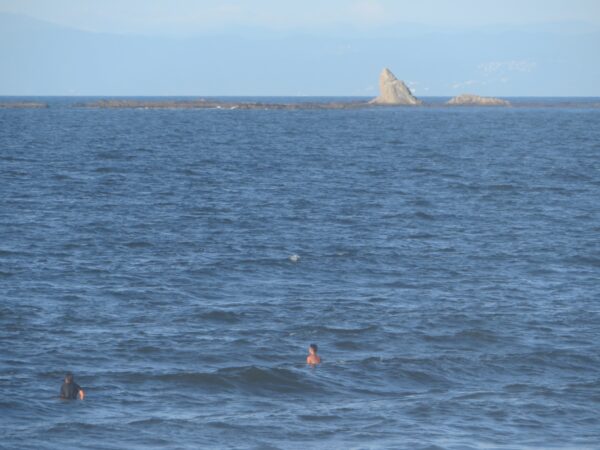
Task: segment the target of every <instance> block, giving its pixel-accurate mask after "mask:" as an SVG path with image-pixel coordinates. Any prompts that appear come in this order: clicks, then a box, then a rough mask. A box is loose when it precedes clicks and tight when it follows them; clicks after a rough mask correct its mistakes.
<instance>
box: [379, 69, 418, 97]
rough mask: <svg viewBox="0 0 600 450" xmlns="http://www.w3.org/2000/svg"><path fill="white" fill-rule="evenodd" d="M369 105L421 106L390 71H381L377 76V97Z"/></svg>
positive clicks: (406, 87)
mask: <svg viewBox="0 0 600 450" xmlns="http://www.w3.org/2000/svg"><path fill="white" fill-rule="evenodd" d="M369 103H371V104H374V105H421V104H422V103H423V102H422V101H421V100H419V99H418V98H416V97H415V96H414V95H413V94H412V92H410V89H409V88H408V86H407V85H406V84H404V81H402V80H399V79H398V78H396V77H395V76H394V74H393V73H392V72H391V71H390V69H387V68H386V69H383V71H382V72H381V75H380V76H379V97H377V98H374V99H373V100H371V101H370V102H369Z"/></svg>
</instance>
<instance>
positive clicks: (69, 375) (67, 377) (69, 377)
mask: <svg viewBox="0 0 600 450" xmlns="http://www.w3.org/2000/svg"><path fill="white" fill-rule="evenodd" d="M72 382H73V374H72V373H71V372H68V373H67V374H66V375H65V383H67V384H69V383H72Z"/></svg>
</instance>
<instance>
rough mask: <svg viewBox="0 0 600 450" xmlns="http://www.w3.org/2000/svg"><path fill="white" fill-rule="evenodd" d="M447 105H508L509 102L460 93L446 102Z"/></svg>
mask: <svg viewBox="0 0 600 450" xmlns="http://www.w3.org/2000/svg"><path fill="white" fill-rule="evenodd" d="M446 104H447V105H457V106H510V102H509V101H507V100H502V99H501V98H495V97H481V96H480V95H474V94H461V95H459V96H457V97H454V98H452V99H450V100H449V101H448V102H446Z"/></svg>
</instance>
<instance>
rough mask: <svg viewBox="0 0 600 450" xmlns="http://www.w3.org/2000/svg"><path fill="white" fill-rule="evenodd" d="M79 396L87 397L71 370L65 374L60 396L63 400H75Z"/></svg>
mask: <svg viewBox="0 0 600 450" xmlns="http://www.w3.org/2000/svg"><path fill="white" fill-rule="evenodd" d="M77 396H79V399H80V400H83V399H84V398H85V392H84V391H83V389H81V386H79V385H78V384H77V383H75V381H74V380H73V374H72V373H71V372H69V373H67V374H66V375H65V382H64V383H63V385H62V386H61V387H60V398H62V399H63V400H75V399H76V398H77Z"/></svg>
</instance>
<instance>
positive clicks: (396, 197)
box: [0, 99, 600, 450]
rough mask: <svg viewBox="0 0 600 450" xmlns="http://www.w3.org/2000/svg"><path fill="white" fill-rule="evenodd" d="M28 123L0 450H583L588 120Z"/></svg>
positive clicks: (595, 278) (595, 370)
mask: <svg viewBox="0 0 600 450" xmlns="http://www.w3.org/2000/svg"><path fill="white" fill-rule="evenodd" d="M51 102H52V101H51ZM53 102H54V103H52V104H51V107H50V108H48V109H44V110H0V436H1V438H0V448H3V449H4V448H6V449H17V448H18V449H66V448H74V449H75V448H77V449H124V448H126V449H145V448H173V449H195V448H215V449H221V448H255V449H307V448H317V449H320V448H323V449H380V448H386V449H387V448H391V449H429V450H435V449H462V450H465V449H495V448H497V449H549V448H561V449H567V448H568V449H595V448H600V354H599V348H600V109H597V108H585V107H569V106H565V107H556V108H544V107H531V108H529V107H522V108H500V109H493V108H488V109H486V108H453V109H449V108H437V107H429V108H382V109H364V110H338V111H224V110H126V109H123V110H103V109H82V108H72V107H69V106H68V105H67V103H68V101H67V100H64V99H63V100H60V99H58V100H53ZM293 255H297V256H298V257H299V259H297V258H294V257H293ZM295 259H297V260H296V261H294V260H295ZM313 342H314V343H317V344H318V345H319V348H320V353H321V355H322V358H323V364H322V365H321V366H319V367H317V368H314V369H312V368H309V367H306V365H305V364H304V360H305V357H306V348H307V346H308V345H309V344H310V343H313ZM69 370H70V371H73V372H74V374H75V379H76V381H77V382H78V383H79V384H80V385H81V386H82V387H83V388H84V389H85V390H86V392H87V398H86V399H85V400H84V401H71V402H64V401H60V400H59V399H58V398H57V397H58V392H59V389H60V385H61V382H62V378H63V376H64V374H65V372H66V371H69Z"/></svg>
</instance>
